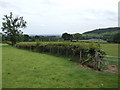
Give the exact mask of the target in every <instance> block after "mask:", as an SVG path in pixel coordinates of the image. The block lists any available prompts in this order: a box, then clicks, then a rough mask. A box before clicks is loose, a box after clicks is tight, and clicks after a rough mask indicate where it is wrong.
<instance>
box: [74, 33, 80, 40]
mask: <svg viewBox="0 0 120 90" xmlns="http://www.w3.org/2000/svg"><path fill="white" fill-rule="evenodd" d="M73 38H74V39H75V40H77V41H78V40H80V39H81V38H82V34H80V33H75V34H73Z"/></svg>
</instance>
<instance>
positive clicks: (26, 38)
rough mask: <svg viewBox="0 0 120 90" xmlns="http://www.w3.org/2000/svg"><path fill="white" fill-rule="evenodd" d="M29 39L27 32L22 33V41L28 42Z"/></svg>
mask: <svg viewBox="0 0 120 90" xmlns="http://www.w3.org/2000/svg"><path fill="white" fill-rule="evenodd" d="M29 39H30V36H29V35H28V34H24V35H23V41H24V42H28V41H29Z"/></svg>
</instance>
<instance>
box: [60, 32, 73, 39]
mask: <svg viewBox="0 0 120 90" xmlns="http://www.w3.org/2000/svg"><path fill="white" fill-rule="evenodd" d="M62 38H63V39H64V40H72V39H73V36H72V35H71V34H68V33H63V34H62Z"/></svg>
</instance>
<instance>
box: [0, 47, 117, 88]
mask: <svg viewBox="0 0 120 90" xmlns="http://www.w3.org/2000/svg"><path fill="white" fill-rule="evenodd" d="M2 58H3V60H2V62H3V63H2V66H3V67H2V68H3V71H2V72H3V74H2V75H3V77H2V80H3V83H2V85H3V86H2V87H3V88H117V87H118V76H117V75H115V74H111V73H105V72H97V71H94V70H91V69H88V68H85V67H82V66H80V65H78V64H77V63H74V62H72V61H70V58H66V57H58V56H53V55H50V54H43V53H36V52H30V51H27V50H22V49H17V48H15V47H11V46H8V45H3V47H2Z"/></svg>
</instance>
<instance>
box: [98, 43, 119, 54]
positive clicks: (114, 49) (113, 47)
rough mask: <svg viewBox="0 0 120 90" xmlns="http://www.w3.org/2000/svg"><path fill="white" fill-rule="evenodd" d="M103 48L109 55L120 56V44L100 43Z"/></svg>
mask: <svg viewBox="0 0 120 90" xmlns="http://www.w3.org/2000/svg"><path fill="white" fill-rule="evenodd" d="M100 45H101V48H102V49H103V50H104V51H105V52H106V54H107V55H110V56H119V55H118V46H120V44H108V43H107V44H100Z"/></svg>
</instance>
